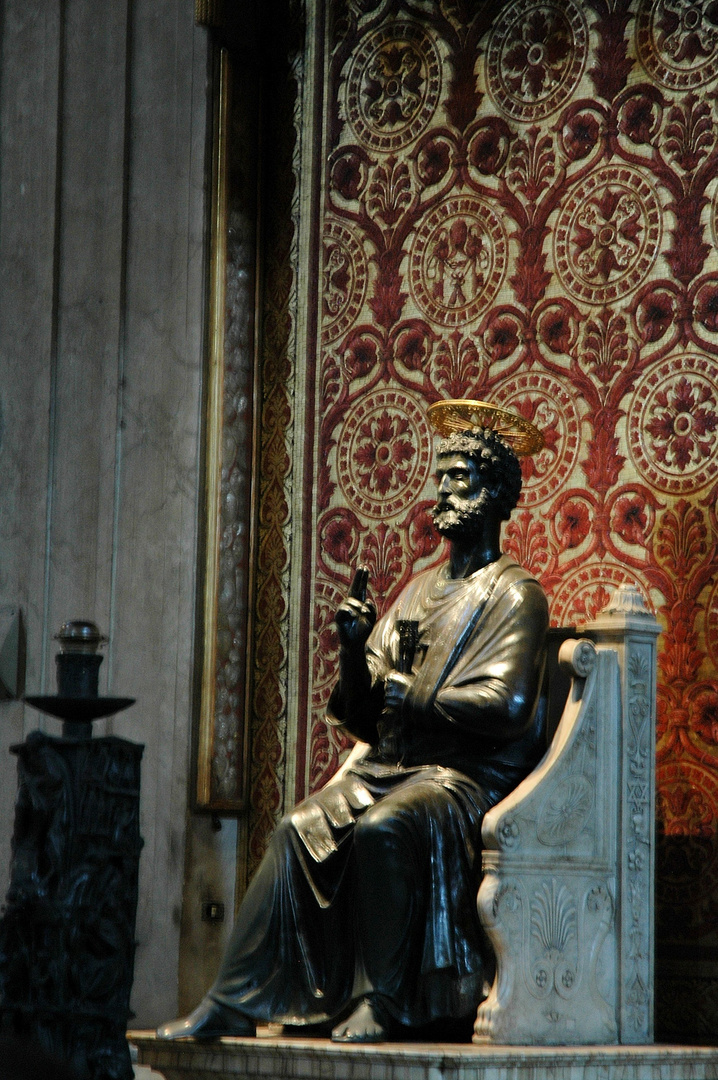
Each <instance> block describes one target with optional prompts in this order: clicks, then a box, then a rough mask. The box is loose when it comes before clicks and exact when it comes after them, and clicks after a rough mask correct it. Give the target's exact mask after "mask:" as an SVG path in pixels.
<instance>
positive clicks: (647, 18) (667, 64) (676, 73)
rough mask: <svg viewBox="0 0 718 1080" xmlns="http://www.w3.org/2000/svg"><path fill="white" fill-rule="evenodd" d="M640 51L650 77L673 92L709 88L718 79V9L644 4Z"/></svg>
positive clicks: (666, 0) (673, 1)
mask: <svg viewBox="0 0 718 1080" xmlns="http://www.w3.org/2000/svg"><path fill="white" fill-rule="evenodd" d="M636 51H637V53H638V58H639V60H640V61H641V63H642V64H643V67H644V68H645V70H646V72H647V73H648V75H649V76H651V77H652V78H653V79H655V80H656V82H659V83H661V85H663V86H666V87H668V89H670V90H690V89H693V88H696V87H700V86H705V85H707V84H708V83H710V82H712V81H713V80H714V79H715V78H716V76H717V75H718V6H717V5H716V4H715V3H712V2H710V0H709V2H707V3H690V2H689V0H641V4H640V6H639V9H638V13H637V16H636Z"/></svg>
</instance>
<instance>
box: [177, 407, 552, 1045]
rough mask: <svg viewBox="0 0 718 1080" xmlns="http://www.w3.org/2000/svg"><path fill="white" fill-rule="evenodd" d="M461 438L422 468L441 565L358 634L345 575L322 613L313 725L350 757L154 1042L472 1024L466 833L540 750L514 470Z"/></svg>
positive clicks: (291, 823) (288, 836)
mask: <svg viewBox="0 0 718 1080" xmlns="http://www.w3.org/2000/svg"><path fill="white" fill-rule="evenodd" d="M467 427H468V428H469V430H466V431H463V432H455V433H452V434H450V435H449V436H448V437H446V438H444V439H443V441H442V442H441V443H440V445H439V449H438V469H437V473H436V479H437V484H438V496H437V502H436V506H435V508H434V511H433V517H434V522H435V525H436V528H437V529H438V531H439V532H440V533H441V534H442V535H443V536H444V537H445V538H446V539H447V540H448V544H449V558H448V560H447V561H446V562H443V563H442V564H440V565H438V566H436V567H433V568H431V569H429V570H426V571H424V572H423V573H420V574H418V575H417V576H416V577H415V578H413V580H412V581H410V583H409V584H408V585H407V586H406V588H405V589H404V590H403V592H402V593H401V595H400V596H399V598H398V600H397V601H396V602H395V603H394V604H393V605H392V607H391V608H390V610H389V611H387V612H386V614H385V615H384V616H383V618H381V619H380V620H379V621H378V622H376V613H375V610H374V608H373V606H372V605H371V604H370V603H368V602H367V601H366V599H365V589H366V582H365V575H366V572H365V571H359V572H358V573H357V576H356V577H355V581H354V585H353V587H352V589H351V592H350V595H349V597H348V598H347V599H346V600H345V601H344V603H343V604H342V605H341V606H340V608H339V610H338V611H337V613H336V624H337V629H338V635H339V641H340V650H341V651H340V675H339V680H338V683H337V685H336V687H335V688H334V691H333V693H332V696H331V699H330V703H329V713H328V722H329V723H330V724H331V725H333V726H336V727H338V728H340V729H342V730H343V731H346V732H349V733H350V734H351V735H352V736H353V737H354V738H355V739H357V740H360V741H361V742H363V743H365V744H367V747H366V752H365V753H364V755H363V756H361V757H360V759H359V760H354V756H353V757H352V759H351V760H350V762H349V767H348V768H344V769H342V771H341V774H340V775H339V776H338V777H336V778H334V779H333V780H331V781H330V782H329V784H327V786H326V787H324V788H323V789H322V790H321V791H319V792H318V793H317V794H315V795H312V796H311V797H310V798H308V799H306V800H305V801H304V802H302V803H301V804H300V805H299V806H297V807H296V808H295V809H294V810H293V811H291V812H290V813H289V814H288V815H287V816H286V817H285V818H284V820H283V821H282V822H281V823H280V825H279V826H278V828H277V830H276V832H275V834H274V836H273V838H272V841H271V844H270V847H269V849H268V851H267V854H266V855H265V857H264V859H263V861H262V863H261V865H260V867H259V869H258V871H257V873H256V875H255V877H254V879H253V880H252V882H251V884H250V887H249V889H248V891H247V894H246V897H245V899H244V901H243V903H242V905H241V907H240V909H239V912H238V915H237V919H236V924H235V926H234V931H233V934H232V937H231V940H230V943H229V946H228V949H227V952H226V955H225V958H224V961H223V963H222V966H221V969H220V972H219V974H218V976H217V979H216V981H215V983H214V985H213V986H212V987H211V989H210V990H209V991H208V993H207V995H206V996H205V998H204V999H203V1001H202V1002H201V1003H200V1005H199V1006H198V1007H197V1009H195V1011H194V1012H193V1013H191V1014H190V1015H189V1016H188V1017H186V1018H183V1019H180V1020H177V1021H174V1022H172V1023H169V1024H166V1025H164V1026H163V1027H161V1028H160V1029H159V1030H158V1035H159V1037H161V1038H166V1039H171V1038H181V1037H185V1036H197V1037H205V1038H206V1037H214V1036H219V1035H247V1034H252V1033H254V1030H255V1023H256V1022H257V1021H262V1022H265V1023H266V1022H269V1021H274V1022H281V1023H284V1024H287V1025H306V1024H317V1023H324V1022H331V1023H334V1024H335V1027H334V1030H333V1032H332V1037H333V1038H334V1039H335V1040H337V1041H349V1042H361V1041H380V1040H382V1039H384V1038H386V1037H387V1036H388V1035H390V1034H391V1035H394V1036H397V1035H400V1033H401V1031H402V1026H405V1027H406V1028H418V1027H423V1026H424V1025H427V1024H431V1023H432V1022H434V1021H452V1020H454V1021H458V1020H461V1019H465V1018H470V1019H473V1018H474V1017H475V1015H476V1009H477V1006H478V1004H479V1002H480V1001H481V999H482V997H483V989H484V983H485V972H484V961H483V959H482V949H483V948H484V944H483V940H482V939H483V935H482V930H481V926H480V923H479V920H478V915H477V910H476V894H477V889H478V885H479V879H480V871H481V850H480V849H481V823H482V820H483V817H484V814H485V813H486V811H487V810H488V809H489V808H490V807H491V806H493V805H494V804H495V803H497V802H498V801H499V800H500V799H502V798H503V797H504V796H505V795H507V794H508V793H509V792H510V791H511V790H512V789H513V788H514V787H515V786H516V785H517V784H518V783H519V782H520V781H521V780H522V779H523V778H524V777H525V776H526V775H527V774H528V773H529V772H530V770H531V769H532V768H533V767H534V766H535V765H536V763H537V762H538V760H539V759H540V757H541V755H542V753H543V750H544V746H543V745H542V739H541V733H540V732H539V731H538V728H539V726H540V725H539V723H538V721H537V705H538V700H539V691H540V686H541V680H542V674H543V667H544V659H545V634H546V629H547V626H548V609H547V603H546V598H545V595H544V593H543V590H542V589H541V587H540V585H539V584H538V583H537V582H536V581H535V580H534V579H533V578H532V577H531V576H530V575H529V574H528V573H527V572H526V571H525V570H522V569H521V568H520V567H519V566H518V565H517V564H516V563H514V562H513V561H512V560H511V559H510V558H508V557H507V556H506V555H502V553H501V549H500V528H501V522H502V520H505V519H507V518H508V517H509V515H510V513H511V511H512V509H513V508H514V506H515V505H516V503H517V501H518V497H519V493H520V489H521V471H520V466H519V462H518V459H517V456H516V454H515V453H514V451H513V450H512V449H511V447H510V446H509V445H508V444H507V443H506V442H504V441H503V439H501V438H500V437H499V436H498V435H497V434H496V433H495V432H494V431H492V430H489V429H488V428H487V429H484V428H478V427H475V428H473V429H471V428H470V426H469V425H467ZM407 627H408V628H409V631H408V632H409V633H410V636H411V637H412V643H411V648H410V650H409V651H410V652H411V651H413V653H414V656H413V661H412V658H411V657H409V659H408V662H407V657H406V650H405V649H404V650H403V649H402V644H401V636H402V635H401V633H400V631H402V632H405V631H406V628H407ZM404 636H405V633H404ZM400 654H401V655H400ZM402 668H406V669H408V670H401V669H402Z"/></svg>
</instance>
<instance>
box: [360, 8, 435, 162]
mask: <svg viewBox="0 0 718 1080" xmlns="http://www.w3.org/2000/svg"><path fill="white" fill-rule="evenodd" d="M440 95H441V60H440V57H439V53H438V51H437V48H436V45H435V43H434V41H433V40H432V39H431V38H430V37H429V35H428V34H427V33H426V32H425V31H424V30H423V29H422V28H421V27H420V26H419V25H418V23H410V22H402V21H397V22H395V21H394V20H392V21H390V22H387V23H385V24H384V26H382V27H379V29H378V30H376V31H375V33H373V34H370V35H369V36H368V37H366V38H365V39H364V41H363V42H362V43H361V45H360V46H359V48H358V49H357V51H356V52H355V54H354V56H353V58H352V61H351V66H350V68H349V76H348V79H347V83H346V115H347V119H348V120H349V124H350V125H351V127H352V129H353V131H354V133H355V135H356V137H357V139H358V140H359V142H360V143H363V144H364V145H365V146H368V147H371V149H373V150H382V151H385V152H386V153H390V152H392V151H396V150H400V149H401V148H402V147H404V146H408V145H409V143H412V142H414V140H415V139H417V138H418V137H419V136H420V135H421V134H422V132H423V131H424V130H425V129H426V127H427V126H428V124H429V122H430V121H431V119H432V117H433V115H434V112H435V111H436V107H437V104H438V102H439V97H440Z"/></svg>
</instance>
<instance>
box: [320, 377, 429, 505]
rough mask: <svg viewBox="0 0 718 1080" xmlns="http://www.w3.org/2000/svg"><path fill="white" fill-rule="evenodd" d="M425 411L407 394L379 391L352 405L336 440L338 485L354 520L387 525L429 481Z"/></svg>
mask: <svg viewBox="0 0 718 1080" xmlns="http://www.w3.org/2000/svg"><path fill="white" fill-rule="evenodd" d="M431 446H432V437H431V433H430V431H429V427H428V424H427V421H426V410H425V408H424V407H423V405H422V404H420V403H419V402H417V401H416V400H415V399H414V398H413V397H411V396H410V395H409V394H407V393H406V391H397V390H378V391H375V392H374V393H372V394H369V395H367V396H366V397H363V398H362V399H361V400H360V401H358V402H357V403H356V405H355V406H354V408H353V409H352V411H351V412H350V414H349V415H348V417H347V418H346V420H345V422H344V424H343V426H342V429H341V434H340V436H339V445H338V447H337V465H338V474H339V483H340V485H341V489H342V491H343V493H344V496H345V498H346V500H347V503H348V504H349V506H351V507H353V508H354V509H355V510H356V511H357V513H358V514H361V515H366V516H367V517H370V518H374V519H378V520H381V521H386V520H387V519H388V518H391V517H394V516H396V515H397V514H400V513H404V512H405V511H406V507H407V504H408V502H409V501H410V499H411V498H412V497H413V498H416V497H417V496H418V495H419V494H420V492H421V491H422V489H423V487H424V485H425V484H426V482H427V480H428V479H429V473H430V470H431Z"/></svg>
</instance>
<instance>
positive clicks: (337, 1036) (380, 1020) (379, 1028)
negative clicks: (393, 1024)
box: [332, 998, 388, 1043]
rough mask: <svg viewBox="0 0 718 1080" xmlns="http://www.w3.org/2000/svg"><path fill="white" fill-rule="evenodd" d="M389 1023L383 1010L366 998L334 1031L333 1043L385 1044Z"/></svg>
mask: <svg viewBox="0 0 718 1080" xmlns="http://www.w3.org/2000/svg"><path fill="white" fill-rule="evenodd" d="M387 1028H388V1022H387V1020H386V1019H384V1016H383V1010H380V1009H377V1008H376V1005H375V1004H374V1003H373V1002H371V1001H370V1000H369V998H364V1000H363V1001H362V1002H360V1004H359V1005H357V1007H356V1009H355V1010H354V1012H353V1013H352V1014H351V1016H350V1017H349V1019H348V1020H344V1021H343V1022H342V1023H341V1024H337V1026H336V1027H335V1028H334V1030H333V1031H332V1042H347V1043H375V1042H384V1040H385V1039H386V1037H387V1034H388V1031H387Z"/></svg>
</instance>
